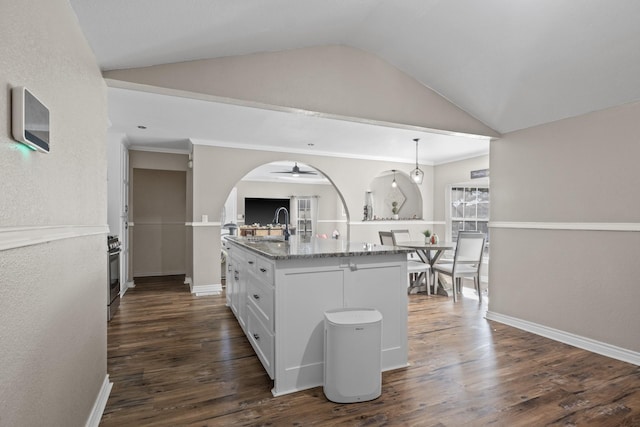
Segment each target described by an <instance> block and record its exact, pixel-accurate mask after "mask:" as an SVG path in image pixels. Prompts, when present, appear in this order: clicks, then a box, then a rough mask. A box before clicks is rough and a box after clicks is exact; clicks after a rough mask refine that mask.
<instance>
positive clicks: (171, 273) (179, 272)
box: [133, 270, 185, 277]
mask: <svg viewBox="0 0 640 427" xmlns="http://www.w3.org/2000/svg"><path fill="white" fill-rule="evenodd" d="M182 274H185V271H184V270H175V271H151V272H148V271H147V272H145V273H134V274H133V276H134V277H156V276H180V275H182Z"/></svg>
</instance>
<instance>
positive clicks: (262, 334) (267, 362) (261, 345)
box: [247, 304, 275, 379]
mask: <svg viewBox="0 0 640 427" xmlns="http://www.w3.org/2000/svg"><path fill="white" fill-rule="evenodd" d="M248 309H249V319H248V324H247V336H248V338H249V342H250V343H251V346H252V347H253V350H254V351H255V352H256V355H257V356H258V359H260V362H262V366H264V369H265V370H266V371H267V374H269V377H270V378H271V379H273V378H274V377H273V371H274V369H273V368H274V366H273V365H274V358H273V354H274V344H275V341H274V339H273V335H272V334H270V333H269V331H268V330H267V328H266V327H265V326H264V325H263V324H262V322H261V321H260V320H259V318H258V316H257V315H256V313H255V311H254V309H253V306H252V305H251V304H249V306H248Z"/></svg>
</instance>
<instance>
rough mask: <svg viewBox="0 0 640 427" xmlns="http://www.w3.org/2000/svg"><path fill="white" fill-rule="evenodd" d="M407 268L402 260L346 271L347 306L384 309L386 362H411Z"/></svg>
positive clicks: (387, 363) (384, 359)
mask: <svg viewBox="0 0 640 427" xmlns="http://www.w3.org/2000/svg"><path fill="white" fill-rule="evenodd" d="M406 274H407V273H406V269H404V270H403V268H402V264H400V263H398V264H395V265H394V264H387V263H385V264H383V263H380V264H358V268H357V270H355V271H350V272H349V273H348V274H346V275H345V286H344V299H345V307H363V308H375V309H376V310H378V311H379V312H380V313H382V366H383V368H385V369H389V368H390V367H399V366H405V365H406V363H407V315H408V308H407V305H408V303H409V301H408V297H407V283H406Z"/></svg>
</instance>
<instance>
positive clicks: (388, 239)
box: [378, 230, 431, 295]
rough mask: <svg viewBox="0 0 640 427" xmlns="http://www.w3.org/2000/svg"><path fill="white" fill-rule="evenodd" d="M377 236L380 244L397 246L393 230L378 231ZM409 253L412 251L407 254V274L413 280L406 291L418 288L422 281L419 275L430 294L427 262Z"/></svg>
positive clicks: (429, 269) (429, 275)
mask: <svg viewBox="0 0 640 427" xmlns="http://www.w3.org/2000/svg"><path fill="white" fill-rule="evenodd" d="M408 233H409V231H408V230H407V234H408ZM378 236H379V237H380V243H381V244H383V245H388V246H397V245H396V240H395V239H394V237H393V230H392V231H378ZM409 240H410V239H409ZM407 241H408V240H407ZM409 255H412V253H411V254H408V255H407V272H408V273H409V275H411V276H413V280H412V281H410V284H409V288H408V290H407V292H411V289H413V288H418V289H419V288H420V284H421V282H422V280H421V277H424V278H425V283H426V288H427V295H431V274H430V273H431V267H430V266H429V264H427V263H424V262H422V261H421V260H420V259H419V258H417V257H416V258H415V259H412V258H410V257H409ZM422 273H424V274H422Z"/></svg>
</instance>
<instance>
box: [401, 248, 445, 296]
mask: <svg viewBox="0 0 640 427" xmlns="http://www.w3.org/2000/svg"><path fill="white" fill-rule="evenodd" d="M396 246H402V247H405V248H410V249H414V250H415V251H416V254H417V255H418V257H419V258H420V260H421V261H422V262H424V263H426V264H429V266H430V267H431V268H430V269H429V274H431V275H432V278H433V276H434V271H433V266H434V265H435V263H437V262H438V261H439V260H440V258H441V257H442V255H444V253H445V251H448V250H452V249H453V248H455V246H456V244H455V242H438V243H426V242H425V241H423V240H415V241H414V240H410V241H406V242H396ZM452 262H453V260H452ZM423 274H424V273H423ZM438 282H439V283H435V281H434V280H432V281H431V283H433V287H434V289H433V293H434V294H438V295H445V296H450V295H452V292H453V290H452V287H449V286H448V285H447V283H446V282H445V281H444V280H442V277H438Z"/></svg>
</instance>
